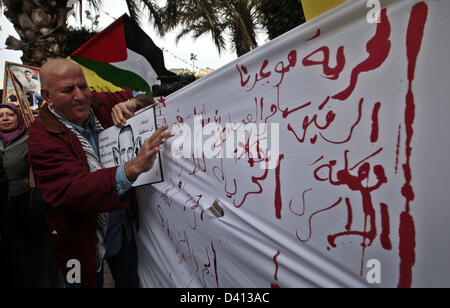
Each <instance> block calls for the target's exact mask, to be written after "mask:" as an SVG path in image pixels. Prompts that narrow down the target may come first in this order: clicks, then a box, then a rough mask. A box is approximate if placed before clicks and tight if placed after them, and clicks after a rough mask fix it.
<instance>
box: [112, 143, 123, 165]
mask: <svg viewBox="0 0 450 308" xmlns="http://www.w3.org/2000/svg"><path fill="white" fill-rule="evenodd" d="M112 152H113V157H114V165H116V166H118V165H120V163H121V161H120V151H119V150H118V149H117V148H116V147H113V149H112Z"/></svg>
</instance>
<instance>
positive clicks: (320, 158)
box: [309, 155, 325, 166]
mask: <svg viewBox="0 0 450 308" xmlns="http://www.w3.org/2000/svg"><path fill="white" fill-rule="evenodd" d="M324 158H325V157H324V156H323V155H322V156H320V157H319V158H318V159H317V160H316V161H315V162H313V163H312V164H309V166H313V165H315V164H317V163H318V162H319V161H321V160H322V159H324Z"/></svg>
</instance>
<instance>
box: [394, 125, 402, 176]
mask: <svg viewBox="0 0 450 308" xmlns="http://www.w3.org/2000/svg"><path fill="white" fill-rule="evenodd" d="M401 137H402V125H401V124H400V125H399V126H398V136H397V150H396V151H395V171H394V173H395V174H397V172H398V157H399V155H400V142H401Z"/></svg>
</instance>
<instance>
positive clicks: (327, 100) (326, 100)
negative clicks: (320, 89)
mask: <svg viewBox="0 0 450 308" xmlns="http://www.w3.org/2000/svg"><path fill="white" fill-rule="evenodd" d="M329 101H330V97H329V96H328V97H327V98H326V99H325V101H324V102H323V103H322V105H320V106H319V110H322V109H323V107H325V106H326V105H327V104H328V102H329Z"/></svg>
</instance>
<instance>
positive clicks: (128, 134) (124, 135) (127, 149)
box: [118, 128, 134, 163]
mask: <svg viewBox="0 0 450 308" xmlns="http://www.w3.org/2000/svg"><path fill="white" fill-rule="evenodd" d="M118 147H119V152H120V159H121V161H122V163H126V162H127V161H130V160H132V159H133V148H134V140H133V132H132V130H131V128H130V129H125V130H123V131H122V132H121V133H120V134H119V144H118Z"/></svg>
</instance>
